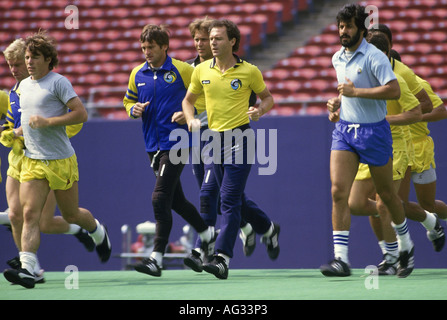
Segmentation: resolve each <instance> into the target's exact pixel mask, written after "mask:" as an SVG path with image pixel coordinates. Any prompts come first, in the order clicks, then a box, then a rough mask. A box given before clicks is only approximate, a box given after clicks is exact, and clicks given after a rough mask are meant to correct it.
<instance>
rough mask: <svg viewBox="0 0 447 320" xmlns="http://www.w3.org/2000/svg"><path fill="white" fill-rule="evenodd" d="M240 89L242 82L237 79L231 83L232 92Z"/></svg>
mask: <svg viewBox="0 0 447 320" xmlns="http://www.w3.org/2000/svg"><path fill="white" fill-rule="evenodd" d="M240 87H242V81H241V80H239V79H234V80H232V81H231V88H233V90H237V89H239V88H240Z"/></svg>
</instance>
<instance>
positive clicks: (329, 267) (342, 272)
mask: <svg viewBox="0 0 447 320" xmlns="http://www.w3.org/2000/svg"><path fill="white" fill-rule="evenodd" d="M320 271H321V273H322V274H323V275H325V276H326V277H348V276H350V275H351V269H350V268H349V265H348V264H347V263H346V262H343V261H341V259H334V260H332V261H331V262H329V263H328V264H325V265H322V266H321V267H320Z"/></svg>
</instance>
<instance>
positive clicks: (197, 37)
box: [184, 17, 279, 272]
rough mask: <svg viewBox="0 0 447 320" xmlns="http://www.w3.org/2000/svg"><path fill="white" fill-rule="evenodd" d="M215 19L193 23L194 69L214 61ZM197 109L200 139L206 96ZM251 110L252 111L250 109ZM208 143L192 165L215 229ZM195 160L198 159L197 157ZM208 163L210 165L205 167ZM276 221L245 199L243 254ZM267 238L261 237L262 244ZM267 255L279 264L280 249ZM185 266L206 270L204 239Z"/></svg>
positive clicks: (205, 210)
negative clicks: (212, 28)
mask: <svg viewBox="0 0 447 320" xmlns="http://www.w3.org/2000/svg"><path fill="white" fill-rule="evenodd" d="M212 21H213V19H210V18H208V17H205V18H204V19H197V20H194V21H193V22H191V23H190V25H189V30H190V32H191V36H192V37H193V39H194V45H195V47H196V50H197V57H196V58H195V59H191V60H188V61H187V62H188V63H190V64H191V65H192V66H193V67H196V66H197V65H199V64H200V63H202V62H204V61H206V60H209V59H211V58H212V57H213V54H212V52H211V45H210V40H209V31H208V28H209V25H210V24H211V22H212ZM255 104H256V94H254V93H252V94H251V96H250V101H249V106H253V105H255ZM195 108H196V110H197V115H196V118H198V119H200V135H202V134H203V133H204V132H205V131H206V130H208V118H207V114H206V108H205V96H204V95H203V94H202V95H200V97H199V99H198V100H197V101H196V104H195ZM247 109H248V108H247ZM205 145H206V141H200V148H199V150H196V151H198V153H199V155H198V157H197V158H198V161H192V167H193V174H194V176H195V178H196V179H197V182H198V184H199V187H200V214H201V216H202V217H203V219H204V220H205V222H206V223H207V224H208V225H209V226H215V225H216V220H217V213H218V211H219V209H218V206H219V185H218V183H217V181H216V178H215V175H214V170H213V163H211V162H209V163H208V162H207V161H206V160H202V159H201V157H200V154H202V150H205V149H204V148H205ZM193 156H194V155H193ZM205 162H207V163H205ZM254 216H256V219H251V220H252V221H253V225H251V224H250V223H248V222H247V221H246V217H249V218H248V219H250V218H252V217H254ZM271 225H272V221H271V220H270V218H269V217H268V216H267V215H266V213H265V212H263V211H262V210H261V209H260V208H259V207H258V205H257V204H256V203H255V202H254V201H252V200H251V199H249V198H248V197H247V196H245V195H244V196H243V197H242V206H241V232H240V234H239V237H240V238H241V240H242V245H243V252H244V254H245V255H246V256H250V255H251V254H252V253H253V251H254V249H255V246H256V234H260V235H263V234H264V233H265V232H267V231H269V229H270V226H271ZM263 240H264V238H263V237H261V242H263ZM267 252H268V255H269V257H270V258H271V259H272V260H275V259H276V258H277V257H278V254H279V246H277V247H275V248H270V247H269V246H267ZM184 263H185V265H187V266H188V267H190V268H191V269H192V270H194V271H196V272H201V271H202V270H203V268H202V265H203V253H201V249H200V238H198V239H197V242H196V248H195V249H193V250H192V252H191V254H190V255H189V256H188V257H186V258H185V260H184Z"/></svg>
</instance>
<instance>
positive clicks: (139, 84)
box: [137, 82, 146, 87]
mask: <svg viewBox="0 0 447 320" xmlns="http://www.w3.org/2000/svg"><path fill="white" fill-rule="evenodd" d="M144 85H146V83H144V82H140V83H138V84H137V87H142V86H144Z"/></svg>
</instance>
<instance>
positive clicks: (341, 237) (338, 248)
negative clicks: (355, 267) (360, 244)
mask: <svg viewBox="0 0 447 320" xmlns="http://www.w3.org/2000/svg"><path fill="white" fill-rule="evenodd" d="M332 237H333V241H334V256H335V259H340V260H341V261H343V262H345V263H347V264H349V259H348V242H349V231H333V232H332Z"/></svg>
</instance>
